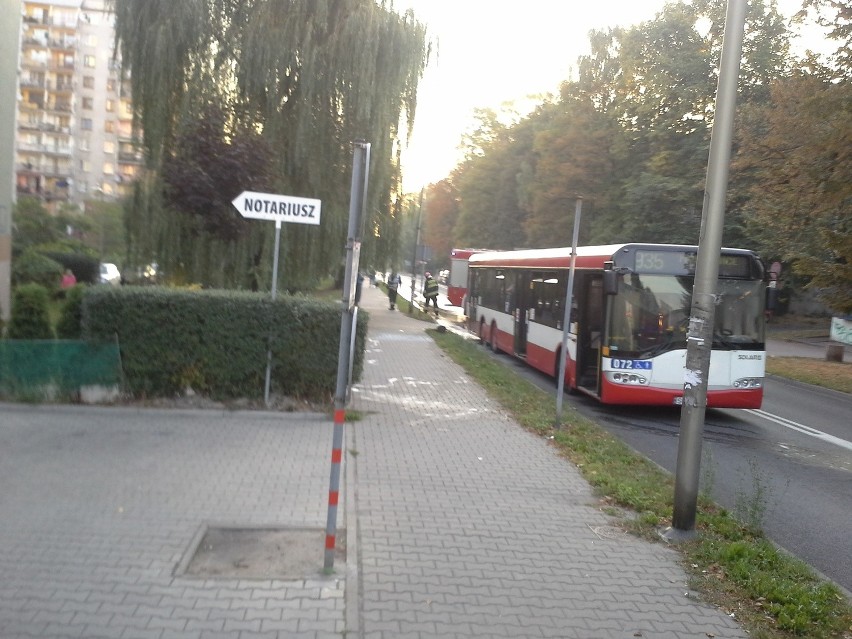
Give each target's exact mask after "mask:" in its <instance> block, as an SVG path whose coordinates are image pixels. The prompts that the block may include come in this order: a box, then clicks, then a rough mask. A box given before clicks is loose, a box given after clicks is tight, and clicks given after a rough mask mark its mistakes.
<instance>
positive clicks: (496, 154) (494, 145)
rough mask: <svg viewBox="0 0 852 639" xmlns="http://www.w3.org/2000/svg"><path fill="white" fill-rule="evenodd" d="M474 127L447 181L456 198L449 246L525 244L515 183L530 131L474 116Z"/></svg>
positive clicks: (491, 116) (485, 113)
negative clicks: (461, 159) (455, 217)
mask: <svg viewBox="0 0 852 639" xmlns="http://www.w3.org/2000/svg"><path fill="white" fill-rule="evenodd" d="M477 118H478V121H479V126H478V127H477V128H476V129H475V130H474V131H473V132H472V133H471V134H470V135H469V136H468V137H467V139H466V146H467V159H466V160H465V161H464V162H463V163H462V164H461V165H460V166H459V167H458V168H457V170H456V171H455V173H454V175H453V177H452V182H453V184H454V185H455V186H456V188H457V189H458V193H459V201H460V204H459V216H458V220H457V221H456V225H455V227H454V233H455V237H454V239H455V243H456V244H457V245H464V246H481V247H488V248H503V249H510V248H517V247H521V246H524V245H525V244H526V234H525V232H524V221H525V219H526V216H527V210H526V209H525V208H524V207H522V205H521V194H520V192H519V188H520V187H519V181H520V179H521V175H522V173H523V171H524V164H525V162H526V161H527V159H528V156H529V154H530V153H531V151H532V137H533V136H532V129H531V128H530V126H529V125H528V124H527V125H525V124H524V123H523V122H522V123H519V124H516V125H514V126H509V125H506V124H503V123H502V122H501V121H500V117H499V114H497V113H496V112H495V111H493V110H487V109H482V110H479V111H478V112H477Z"/></svg>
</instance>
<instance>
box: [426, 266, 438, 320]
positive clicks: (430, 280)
mask: <svg viewBox="0 0 852 639" xmlns="http://www.w3.org/2000/svg"><path fill="white" fill-rule="evenodd" d="M423 297H424V298H426V304H425V307H424V308H425V310H426V312H427V313H428V312H429V302H432V305H433V306H434V307H435V317H438V281H437V280H436V279H435V278H434V277H432V274H431V273H429V272H428V271H427V272H426V279H425V280H424V282H423Z"/></svg>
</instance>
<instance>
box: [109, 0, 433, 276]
mask: <svg viewBox="0 0 852 639" xmlns="http://www.w3.org/2000/svg"><path fill="white" fill-rule="evenodd" d="M114 4H115V12H116V34H117V41H118V46H119V47H120V51H121V56H122V61H123V64H124V65H125V68H126V70H127V71H128V72H129V77H130V81H131V90H132V94H133V104H134V117H135V120H136V124H137V125H138V127H139V130H141V131H143V132H144V134H143V136H144V137H143V144H144V148H145V151H146V158H147V165H148V169H149V172H148V175H147V176H146V177H145V179H142V180H140V181H139V182H138V184H137V192H136V196H135V197H134V198H133V201H132V204H131V210H130V211H129V215H128V229H129V235H130V238H131V246H132V247H133V248H135V251H136V253H137V254H139V255H140V256H145V257H147V256H153V257H157V258H158V259H159V260H160V262H161V265H162V266H164V267H165V268H166V269H169V268H171V269H172V270H175V269H182V270H183V271H184V272H185V275H186V277H187V278H188V279H190V280H192V281H200V282H203V283H208V282H216V283H222V284H225V285H230V286H237V287H244V286H248V285H249V284H248V283H249V282H252V281H256V278H257V276H258V273H257V271H258V269H260V270H261V271H263V273H261V279H266V278H265V277H264V276H265V275H268V274H269V266H271V257H269V252H270V247H271V238H272V235H273V228H272V227H273V225H272V224H269V223H263V222H259V221H258V222H256V223H254V225H253V227H252V228H251V229H250V230H248V231H245V232H242V233H236V234H234V233H232V234H231V235H229V236H228V237H220V236H217V235H216V234H215V233H211V232H210V229H209V228H208V227H209V225H204V224H199V221H198V216H197V215H186V214H185V213H186V212H185V211H184V212H182V211H181V210H180V208H181V207H180V202H185V201H187V198H186V194H185V193H184V197H182V198H180V199H177V200H175V199H174V198H172V197H171V195H170V194H171V192H172V191H170V189H168V188H165V185H166V181H165V180H164V176H163V173H164V171H165V170H166V169H167V167H174V166H175V162H176V161H180V156H181V154H180V150H181V148H182V147H183V148H185V147H186V136H187V135H191V132H192V131H193V130H194V129H196V128H197V122H198V120H199V119H203V118H205V117H206V115H207V114H209V113H210V112H216V113H219V114H224V117H223V118H222V125H221V131H220V136H219V137H220V139H219V140H218V141H217V142H216V144H219V145H221V144H224V145H232V144H237V143H238V142H240V143H242V144H241V148H246V144H245V143H244V142H245V140H250V139H252V138H254V137H256V136H258V135H259V136H260V137H261V138H262V139H263V143H264V146H265V148H268V149H271V153H270V159H269V164H270V166H269V167H266V168H267V171H266V172H267V173H268V175H267V176H266V177H265V178H264V181H265V182H266V183H268V185H269V188H270V189H274V192H277V193H282V194H287V195H295V196H302V197H313V198H318V199H321V200H322V202H323V209H322V224H321V225H320V226H319V227H314V226H303V225H298V224H285V225H284V228H283V229H282V258H283V259H282V269H281V270H282V272H281V274H280V275H281V278H282V282H283V283H284V285H285V286H289V287H294V286H295V287H299V286H303V285H306V284H309V283H311V282H313V281H316V279H318V278H319V277H322V276H324V275H327V274H330V273H333V272H334V271H335V270H336V269H337V268H338V266H339V263H340V260H341V259H342V256H343V246H344V241H345V235H346V229H347V218H348V209H349V190H350V189H349V187H350V178H351V159H352V141H353V140H356V139H364V140H367V141H368V142H370V143H371V145H372V150H371V156H372V162H371V173H370V185H369V190H368V202H367V207H366V211H365V216H366V219H365V227H364V228H365V233H364V244H363V248H362V252H361V256H362V261H365V263H370V262H375V263H381V262H382V261H383V260H384V257H385V256H384V255H383V253H384V252H387V251H390V250H392V249H391V248H390V247H389V246H388V244H389V243H388V242H387V241H386V240H385V238H387V237H388V236H393V235H394V234H395V233H398V227H399V221H398V211H399V207H398V205H397V202H398V200H399V198H400V195H401V180H400V164H399V155H400V148H401V145H402V144H403V142H404V141H403V140H401V131H400V124H401V123H402V122H405V123H406V126H405V127H404V128H405V129H406V130H408V131H410V130H411V128H412V124H413V118H414V112H415V106H416V94H417V87H418V83H419V81H420V79H421V77H422V75H423V71H424V69H425V66H426V64H427V62H428V56H429V44H428V42H427V38H426V31H425V27H424V26H423V25H422V24H421V23H419V22H418V21H417V20H416V19H415V17H414V15H413V14H412V13H411V12H407V13H406V14H404V15H400V14H398V13H396V12H395V11H394V10H393V6H392V3H391V2H385V1H384V0H382V1H381V2H380V3H377V2H376V1H375V0H181V1H180V2H174V0H114ZM196 146H198V145H196ZM249 147H250V145H249ZM233 155H234V156H239V153H234V154H233ZM205 160H206V158H203V157H196V158H195V162H196V164H197V165H198V166H199V167H200V170H201V171H202V172H203V171H204V162H205ZM196 168H197V167H196ZM194 174H196V175H197V174H198V173H197V172H195V173H194ZM201 181H202V182H203V180H201ZM208 182H210V183H211V186H212V187H213V188H219V189H220V190H222V192H221V193H218V194H217V195H218V198H214V199H212V200H211V201H213V202H214V205H215V206H219V204H221V203H223V202H224V203H227V202H229V201H230V200H231V199H233V198H234V197H236V196H237V195H238V194H239V190H237V192H233V193H231V192H228V193H225V192H224V190H227V189H225V188H224V186H223V185H222V184H221V182H219V183H217V182H216V181H215V180H213V179H212V178H209V179H208ZM232 188H235V187H232ZM182 190H184V191H185V190H186V189H182ZM240 190H241V189H240ZM190 199H191V198H190ZM215 202H219V204H215ZM224 207H225V208H223V209H222V210H220V211H216V215H217V216H218V217H220V218H221V217H222V216H226V215H232V216H238V213H237V212H236V210H233V211H226V209H227V205H224ZM261 255H262V256H265V257H267V258H268V259H259V256H261ZM222 260H225V261H228V262H229V263H228V265H227V268H225V269H221V268H219V272H218V273H217V277H215V278H212V277H211V269H213V268H217V267H216V266H215V265H216V263H217V262H219V261H222ZM228 273H232V274H233V275H227V274H228Z"/></svg>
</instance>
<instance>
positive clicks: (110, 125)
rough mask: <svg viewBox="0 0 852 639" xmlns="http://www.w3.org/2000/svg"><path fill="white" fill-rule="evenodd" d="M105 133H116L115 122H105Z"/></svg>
mask: <svg viewBox="0 0 852 639" xmlns="http://www.w3.org/2000/svg"><path fill="white" fill-rule="evenodd" d="M104 131H106V132H107V133H114V132H115V122H113V121H112V120H107V121H106V122H104Z"/></svg>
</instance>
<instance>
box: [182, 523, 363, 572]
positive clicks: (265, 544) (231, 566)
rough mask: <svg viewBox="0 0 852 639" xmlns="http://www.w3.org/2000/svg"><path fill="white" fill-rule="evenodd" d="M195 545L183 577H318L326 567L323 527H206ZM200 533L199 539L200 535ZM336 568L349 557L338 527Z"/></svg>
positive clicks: (184, 568) (343, 537) (335, 556)
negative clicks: (324, 566)
mask: <svg viewBox="0 0 852 639" xmlns="http://www.w3.org/2000/svg"><path fill="white" fill-rule="evenodd" d="M202 533H203V534H200V535H198V536H196V540H198V542H197V543H195V545H194V547H191V548H190V552H189V553H188V557H189V561H188V562H186V563H185V565H184V564H183V563H182V564H181V565H180V566H178V569H177V570H176V575H178V576H188V577H203V578H206V579H281V580H297V579H304V578H306V577H315V576H317V575H321V574H322V572H323V563H324V558H325V529H324V528H268V527H266V528H236V527H234V528H228V527H212V526H211V527H205V528H204V529H203V531H202ZM199 538H200V539H199ZM336 540H337V548H336V550H335V555H334V558H335V569H336V571H337V572H340V570H341V566H342V564H343V563H344V562H345V561H346V548H345V540H346V531H345V530H341V529H338V530H337V536H336Z"/></svg>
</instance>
